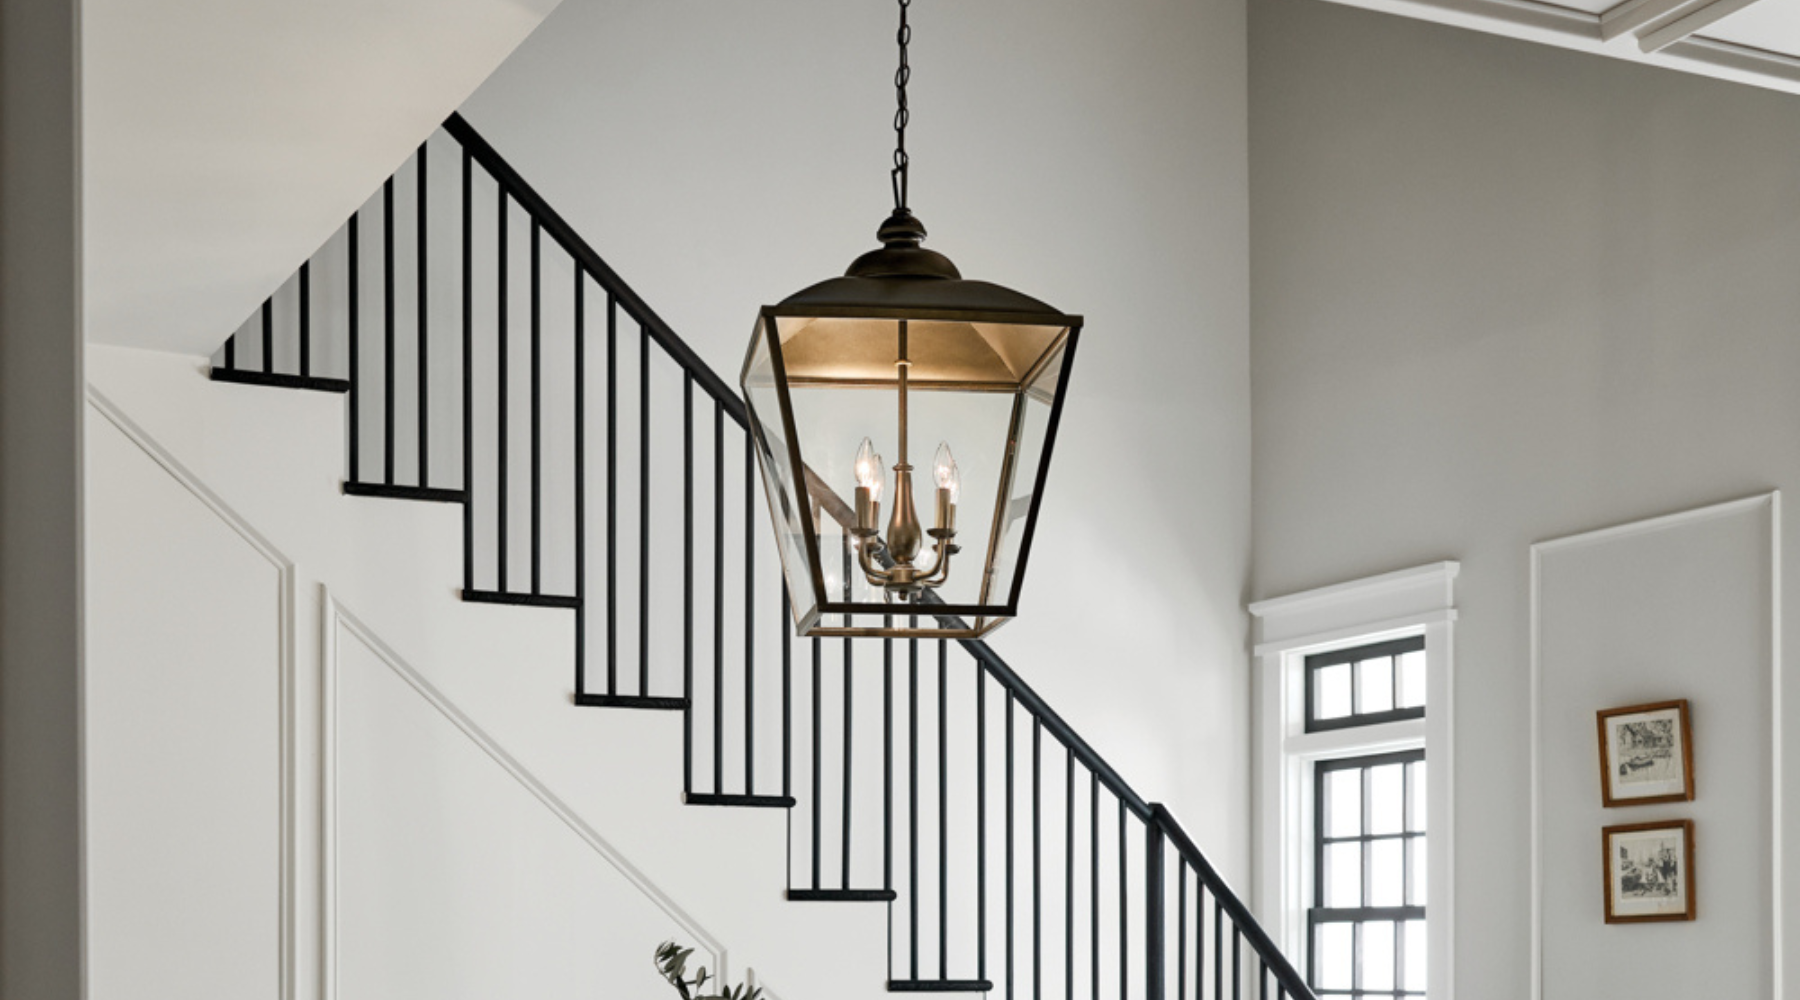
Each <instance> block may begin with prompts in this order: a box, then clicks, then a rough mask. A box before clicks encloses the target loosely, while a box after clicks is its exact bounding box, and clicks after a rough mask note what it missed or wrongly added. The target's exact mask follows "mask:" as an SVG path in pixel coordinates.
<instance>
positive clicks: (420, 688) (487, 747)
mask: <svg viewBox="0 0 1800 1000" xmlns="http://www.w3.org/2000/svg"><path fill="white" fill-rule="evenodd" d="M318 593H319V605H320V610H321V612H322V614H321V615H320V622H321V628H322V632H323V634H322V635H321V637H320V639H321V642H320V685H321V687H320V693H321V699H320V719H319V726H320V744H319V745H320V754H321V758H322V760H321V763H322V765H323V766H322V768H321V774H320V781H321V787H320V790H319V791H320V803H321V808H320V813H319V818H320V827H321V829H320V845H321V848H320V849H321V859H320V902H321V906H320V909H321V937H320V949H321V954H320V962H321V975H320V983H321V988H320V994H321V996H322V998H323V1000H335V998H336V997H337V995H338V990H337V951H338V949H337V917H338V910H337V813H338V810H337V769H338V748H337V717H338V705H337V691H338V672H339V669H340V666H339V664H340V656H339V649H340V636H342V635H344V634H348V635H349V636H351V637H352V638H354V639H355V640H356V641H358V642H360V643H362V645H363V646H364V647H365V648H367V649H368V650H369V651H370V652H371V653H373V654H374V655H375V657H376V658H377V659H379V660H380V661H381V662H382V663H383V664H384V665H385V666H386V667H387V668H388V669H389V670H391V671H393V673H394V675H395V676H397V677H399V678H400V680H402V681H404V682H405V683H406V684H407V685H408V686H409V687H411V688H412V689H413V691H414V692H416V693H417V694H418V695H419V697H421V698H423V699H424V700H425V702H426V703H427V704H428V705H430V706H431V707H432V708H433V709H435V710H436V711H437V713H438V714H439V715H441V716H442V717H443V718H444V719H445V720H446V721H447V722H449V723H450V724H451V725H452V726H454V727H456V729H457V730H458V731H459V732H461V733H462V735H463V736H464V737H466V738H467V739H468V740H469V742H471V743H473V744H474V745H475V746H476V747H477V748H478V749H480V750H481V752H482V753H483V754H485V755H486V756H487V757H488V758H489V759H490V760H492V761H493V762H494V763H495V764H496V765H498V766H499V767H500V769H501V770H503V771H505V772H506V773H507V775H508V776H510V777H511V778H512V779H513V780H514V781H516V782H518V784H519V786H520V787H522V788H524V789H525V790H526V791H527V792H529V793H531V795H532V796H533V797H534V798H536V799H537V800H538V802H539V803H541V804H542V805H543V806H544V808H546V809H548V810H549V811H550V812H551V814H552V815H554V816H555V817H556V818H557V819H558V820H561V821H562V823H563V825H565V826H567V827H568V828H569V830H570V831H571V832H573V833H574V834H575V835H576V836H577V837H579V838H581V840H582V842H583V843H585V844H587V845H588V847H590V848H592V849H593V851H594V853H595V854H597V855H599V856H600V857H601V858H603V859H604V860H605V861H606V862H607V863H608V864H610V865H611V866H612V867H613V868H614V869H615V870H617V871H618V872H619V874H621V875H623V876H624V877H625V879H626V880H627V881H629V882H630V883H631V884H632V885H633V886H634V887H635V888H636V889H637V890H638V891H639V892H641V893H643V894H644V897H645V898H646V899H648V900H650V902H651V903H652V904H654V905H655V906H656V907H657V908H658V909H660V910H662V911H663V913H665V914H667V915H668V917H669V918H670V919H671V920H673V921H674V922H675V923H676V924H677V925H678V926H679V927H681V929H682V930H683V931H684V932H686V933H687V934H688V935H690V936H691V937H692V938H693V940H694V941H695V942H696V944H697V945H698V946H699V947H700V948H702V949H704V950H705V951H706V952H707V953H709V954H710V955H711V956H712V960H711V962H710V963H709V965H710V966H711V968H712V969H713V970H714V977H715V978H716V979H717V980H718V981H720V982H729V981H730V965H729V961H730V956H729V953H728V952H727V950H726V948H725V946H724V944H722V943H721V942H720V941H719V939H718V938H716V937H714V936H713V935H712V934H711V933H710V932H709V931H707V930H706V928H705V927H703V926H701V924H700V922H699V921H698V920H695V919H694V917H693V916H691V915H690V914H689V913H688V912H687V911H686V910H684V909H683V908H682V907H681V906H680V904H678V903H676V902H675V900H674V899H673V898H671V897H670V896H669V894H668V893H667V892H665V891H664V890H663V889H662V887H660V886H658V885H657V884H656V882H655V881H654V880H652V879H651V878H650V877H649V876H648V875H646V874H645V873H644V872H643V871H642V870H641V869H639V868H638V867H637V866H636V865H634V864H632V863H631V860H630V859H629V858H627V857H626V856H625V855H624V854H623V853H621V852H620V851H619V850H618V848H616V847H614V846H613V845H612V844H611V843H610V842H608V841H607V840H606V838H605V837H603V836H601V835H600V833H599V832H598V831H596V830H595V829H594V828H593V827H592V826H591V825H589V824H588V822H587V821H586V820H585V819H583V818H582V817H581V815H580V813H578V812H576V811H575V809H573V808H572V807H570V806H569V804H568V803H566V802H564V801H563V800H562V798H561V797H559V796H558V795H557V794H556V793H555V792H554V791H552V790H551V789H550V787H549V785H547V784H546V783H545V782H544V781H543V780H541V779H539V778H538V777H537V776H536V775H535V774H533V773H532V771H531V769H530V768H528V767H526V766H525V765H524V764H523V763H522V762H520V761H519V759H518V758H517V757H514V756H513V755H512V754H511V753H509V752H507V750H506V748H505V747H503V746H502V745H501V744H500V743H499V741H497V740H496V739H494V737H493V736H491V735H489V734H488V733H487V731H486V730H484V729H482V728H481V726H480V725H479V724H478V723H476V722H475V720H474V719H473V718H471V717H470V716H469V714H468V713H467V712H465V711H463V710H462V709H461V708H460V707H458V706H457V704H456V703H455V702H454V701H452V700H451V699H450V698H449V697H448V696H446V695H445V694H444V693H443V692H442V691H440V690H438V689H437V687H436V686H434V685H433V684H432V683H431V682H430V681H429V680H427V679H426V678H425V676H424V674H422V673H421V672H420V671H419V670H418V669H416V668H415V667H413V666H412V665H411V664H410V663H408V662H407V661H406V659H405V658H404V657H402V656H401V655H400V654H399V653H398V652H396V651H395V650H394V649H393V647H391V646H389V645H388V644H387V643H386V642H384V641H383V640H382V639H381V637H380V636H379V635H377V634H376V633H375V631H374V630H373V629H371V628H370V627H369V626H368V625H367V624H365V623H364V622H363V621H362V619H360V618H358V617H357V616H356V615H355V614H354V613H353V612H351V611H350V610H349V609H348V608H346V607H345V606H344V605H343V603H342V602H340V601H339V600H338V599H337V598H336V597H334V596H333V595H332V593H331V589H330V587H329V586H327V585H326V584H323V583H321V584H320V585H319V592H318ZM751 977H752V981H754V982H758V983H761V982H762V980H761V979H760V977H756V976H754V973H752V974H751ZM764 993H765V995H769V996H771V1000H778V998H774V997H773V994H771V993H769V990H768V988H767V986H766V985H765V986H764Z"/></svg>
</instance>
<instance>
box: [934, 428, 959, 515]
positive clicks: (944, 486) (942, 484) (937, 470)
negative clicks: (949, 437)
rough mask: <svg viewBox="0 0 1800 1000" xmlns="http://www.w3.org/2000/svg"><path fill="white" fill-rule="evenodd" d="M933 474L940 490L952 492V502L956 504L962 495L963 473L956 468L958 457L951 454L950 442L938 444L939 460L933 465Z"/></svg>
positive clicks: (935, 460)
mask: <svg viewBox="0 0 1800 1000" xmlns="http://www.w3.org/2000/svg"><path fill="white" fill-rule="evenodd" d="M931 474H932V476H933V477H934V478H936V479H937V487H938V489H940V490H949V491H950V502H951V503H955V502H956V499H957V496H958V495H959V494H961V493H962V471H961V470H960V469H958V468H957V467H956V456H954V455H952V454H950V442H948V441H941V442H939V443H938V449H937V458H936V459H934V460H933V461H932V463H931Z"/></svg>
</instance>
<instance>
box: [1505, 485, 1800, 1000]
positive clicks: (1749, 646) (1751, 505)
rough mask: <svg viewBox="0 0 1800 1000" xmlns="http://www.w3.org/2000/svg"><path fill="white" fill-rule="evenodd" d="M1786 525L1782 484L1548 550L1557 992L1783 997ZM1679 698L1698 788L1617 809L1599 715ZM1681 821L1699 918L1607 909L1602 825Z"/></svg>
mask: <svg viewBox="0 0 1800 1000" xmlns="http://www.w3.org/2000/svg"><path fill="white" fill-rule="evenodd" d="M1779 532H1780V526H1779V498H1778V497H1777V496H1775V495H1773V494H1771V495H1768V496H1763V497H1754V498H1751V499H1749V500H1745V501H1738V502H1735V503H1730V504H1722V505H1718V506H1714V507H1708V508H1702V509H1700V510H1697V511H1691V512H1688V513H1685V514H1680V515H1675V516H1672V517H1667V518H1660V519H1657V520H1654V521H1646V522H1640V523H1637V524H1632V525H1625V526H1623V527H1619V528H1612V529H1608V530H1605V531H1599V532H1593V533H1590V534H1586V535H1578V536H1573V537H1571V538H1566V539H1559V540H1556V541H1552V542H1544V543H1540V544H1539V545H1537V546H1534V547H1533V550H1532V566H1533V574H1532V579H1533V585H1532V618H1533V628H1534V637H1535V641H1534V644H1533V654H1534V658H1535V659H1534V664H1533V668H1534V691H1535V695H1534V699H1535V700H1534V704H1533V718H1534V727H1535V730H1536V737H1537V741H1536V747H1535V753H1536V764H1535V773H1536V780H1537V796H1536V807H1537V831H1536V836H1537V842H1536V852H1535V853H1536V858H1537V861H1536V865H1537V878H1538V884H1537V891H1536V895H1537V899H1538V908H1537V914H1536V918H1537V924H1538V926H1537V933H1538V943H1537V947H1538V949H1539V963H1538V965H1539V983H1538V987H1539V991H1540V992H1539V995H1540V996H1541V997H1542V998H1543V1000H1593V998H1595V997H1632V998H1634V1000H1692V998H1695V997H1734V998H1744V1000H1753V998H1759V997H1769V998H1773V997H1778V994H1777V992H1776V990H1777V986H1778V982H1777V980H1778V976H1779V971H1780V970H1779V966H1778V964H1777V963H1776V961H1775V959H1774V952H1773V940H1774V933H1775V928H1776V914H1777V907H1776V901H1775V899H1774V898H1773V896H1772V893H1771V887H1772V886H1773V885H1774V884H1775V877H1776V873H1777V862H1778V859H1777V857H1776V854H1775V835H1774V831H1775V818H1774V814H1773V811H1772V810H1773V808H1774V800H1775V792H1776V770H1775V768H1776V762H1775V761H1776V751H1777V747H1778V745H1779V744H1778V742H1777V740H1778V738H1779V735H1780V734H1779V733H1778V732H1777V730H1776V728H1775V713H1774V711H1773V708H1772V706H1773V705H1774V704H1775V699H1776V696H1777V695H1778V693H1779V692H1778V688H1777V678H1776V674H1775V667H1774V664H1775V660H1776V657H1777V656H1778V650H1777V648H1776V645H1777V631H1776V627H1775V610H1774V608H1775V604H1776V601H1777V596H1778V589H1779V584H1778V582H1777V581H1778V576H1777V572H1776V566H1775V562H1774V559H1773V550H1774V549H1775V547H1776V545H1777V541H1778V538H1779ZM1676 698H1686V699H1688V700H1689V702H1690V704H1691V717H1692V723H1693V737H1694V739H1693V753H1694V774H1695V782H1696V783H1695V799H1694V801H1692V802H1677V803H1664V804H1658V805H1640V806H1624V807H1615V808H1611V809H1608V808H1604V807H1603V806H1602V805H1601V798H1600V765H1599V745H1598V744H1599V739H1598V736H1597V733H1596V723H1595V712H1597V711H1599V710H1601V709H1608V708H1619V707H1623V706H1627V705H1635V704H1644V703H1648V702H1654V701H1665V700H1671V699H1676ZM1478 752H1485V753H1507V752H1512V751H1511V750H1510V749H1508V748H1505V747H1487V748H1480V749H1479V750H1478ZM1673 819H1691V820H1693V821H1694V824H1695V842H1696V847H1695V850H1696V857H1695V861H1694V874H1695V882H1694V884H1695V887H1696V889H1697V890H1698V898H1697V899H1696V903H1695V910H1696V913H1697V915H1698V919H1697V920H1696V921H1694V922H1680V923H1660V924H1610V925H1609V924H1607V923H1605V922H1604V909H1603V896H1602V885H1603V882H1602V879H1603V873H1602V854H1603V852H1602V849H1601V843H1600V837H1601V833H1600V831H1601V829H1602V828H1603V827H1606V826H1612V825H1618V824H1625V823H1640V822H1649V821H1652V820H1673Z"/></svg>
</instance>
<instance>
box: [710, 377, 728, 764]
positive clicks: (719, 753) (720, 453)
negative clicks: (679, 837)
mask: <svg viewBox="0 0 1800 1000" xmlns="http://www.w3.org/2000/svg"><path fill="white" fill-rule="evenodd" d="M712 451H713V792H715V793H716V794H719V795H723V794H725V406H724V404H722V403H720V402H719V401H718V400H714V401H713V448H712Z"/></svg>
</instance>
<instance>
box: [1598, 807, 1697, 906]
mask: <svg viewBox="0 0 1800 1000" xmlns="http://www.w3.org/2000/svg"><path fill="white" fill-rule="evenodd" d="M1604 839H1605V845H1604V847H1605V851H1606V920H1607V922H1608V923H1630V922H1634V921H1646V920H1692V919H1694V880H1693V839H1694V825H1693V823H1692V822H1691V821H1689V820H1677V821H1674V822H1665V823H1637V824H1632V825H1629V826H1613V827H1607V828H1606V831H1605V836H1604Z"/></svg>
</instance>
